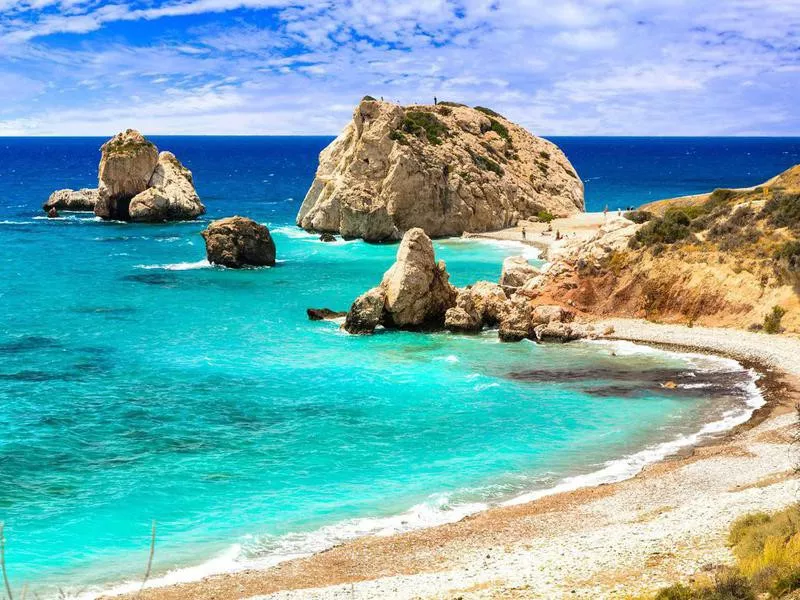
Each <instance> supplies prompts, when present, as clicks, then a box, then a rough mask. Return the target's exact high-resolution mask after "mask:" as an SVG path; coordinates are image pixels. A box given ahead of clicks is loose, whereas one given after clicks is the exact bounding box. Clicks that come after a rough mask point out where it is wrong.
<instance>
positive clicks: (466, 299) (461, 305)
mask: <svg viewBox="0 0 800 600" xmlns="http://www.w3.org/2000/svg"><path fill="white" fill-rule="evenodd" d="M444 328H445V329H447V330H449V331H452V332H454V333H477V332H478V331H480V330H481V329H482V328H483V311H482V310H481V309H480V308H479V307H478V306H477V305H476V302H475V296H473V294H472V292H471V290H469V289H464V290H459V292H458V296H457V297H456V305H455V306H454V307H453V308H448V309H447V312H446V313H445V314H444Z"/></svg>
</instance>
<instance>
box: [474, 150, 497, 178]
mask: <svg viewBox="0 0 800 600" xmlns="http://www.w3.org/2000/svg"><path fill="white" fill-rule="evenodd" d="M470 154H471V155H472V160H473V162H474V163H475V164H476V165H478V167H479V168H480V169H483V170H484V171H491V172H492V173H496V174H497V176H498V177H499V176H501V175H502V174H503V167H501V166H500V165H498V164H497V163H496V162H494V161H493V160H492V159H491V158H489V157H488V156H482V155H480V154H475V153H474V152H471V153H470Z"/></svg>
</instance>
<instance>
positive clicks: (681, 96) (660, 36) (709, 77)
mask: <svg viewBox="0 0 800 600" xmlns="http://www.w3.org/2000/svg"><path fill="white" fill-rule="evenodd" d="M367 94H369V95H372V96H375V97H384V98H385V99H387V100H393V101H399V102H401V103H403V104H409V103H431V102H432V101H433V98H434V96H436V97H438V98H439V99H440V100H450V101H457V102H463V103H466V104H470V105H482V106H488V107H490V108H493V109H494V110H496V111H498V112H500V113H502V114H504V115H506V116H507V117H509V118H510V119H512V120H514V121H516V122H518V123H520V124H522V125H523V126H525V127H527V128H528V129H530V130H531V131H532V132H534V133H536V134H540V135H800V108H798V107H800V0H761V1H756V0H716V1H715V2H711V1H709V0H706V1H702V2H701V1H698V0H693V1H689V0H614V1H611V0H582V1H572V0H408V1H402V0H357V1H352V0H311V1H309V2H302V3H301V2H294V1H292V0H144V1H139V0H136V1H133V0H115V1H114V2H111V3H109V2H101V1H98V0H23V1H21V2H19V1H14V0H0V135H110V134H113V133H114V132H116V131H119V130H122V129H125V128H128V127H134V128H136V129H139V130H141V131H142V132H143V133H145V134H147V135H156V134H243V135H247V134H289V135H305V134H309V135H313V134H326V135H327V134H332V135H333V134H336V133H338V132H339V131H340V130H341V128H342V127H343V126H344V125H345V124H346V123H347V121H348V120H349V119H350V117H351V114H352V111H353V108H354V106H355V105H356V104H357V103H358V101H359V99H360V98H361V97H362V96H364V95H367Z"/></svg>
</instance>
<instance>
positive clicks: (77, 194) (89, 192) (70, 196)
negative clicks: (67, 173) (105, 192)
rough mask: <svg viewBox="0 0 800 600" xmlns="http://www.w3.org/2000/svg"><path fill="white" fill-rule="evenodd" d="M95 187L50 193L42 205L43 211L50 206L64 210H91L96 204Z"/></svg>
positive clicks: (46, 210) (47, 209) (96, 194)
mask: <svg viewBox="0 0 800 600" xmlns="http://www.w3.org/2000/svg"><path fill="white" fill-rule="evenodd" d="M97 196H98V193H97V190H96V189H86V188H84V189H81V190H57V191H55V192H53V193H52V194H50V197H49V198H48V199H47V202H45V203H44V204H43V205H42V209H43V210H44V212H48V211H49V210H50V209H51V208H55V209H56V210H66V211H74V212H92V211H94V206H95V204H97Z"/></svg>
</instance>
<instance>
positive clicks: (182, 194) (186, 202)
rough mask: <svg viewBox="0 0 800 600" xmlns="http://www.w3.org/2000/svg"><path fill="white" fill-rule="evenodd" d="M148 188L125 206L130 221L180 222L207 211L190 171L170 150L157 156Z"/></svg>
mask: <svg viewBox="0 0 800 600" xmlns="http://www.w3.org/2000/svg"><path fill="white" fill-rule="evenodd" d="M148 186H149V187H148V188H147V189H146V190H145V191H143V192H141V193H139V194H137V195H136V196H134V197H133V199H132V200H131V202H130V206H129V208H128V212H129V213H130V220H131V221H145V222H158V221H179V220H187V219H194V218H195V217H197V216H199V215H202V214H203V213H205V212H206V209H205V206H203V204H202V202H200V198H199V197H198V196H197V192H196V191H195V189H194V183H193V181H192V172H191V171H190V170H189V169H187V168H186V167H184V166H183V165H182V164H181V162H180V161H179V160H178V159H177V158H175V155H174V154H172V152H162V153H161V154H159V155H158V164H157V165H156V167H155V169H154V171H153V174H152V176H151V177H150V180H149V182H148Z"/></svg>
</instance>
